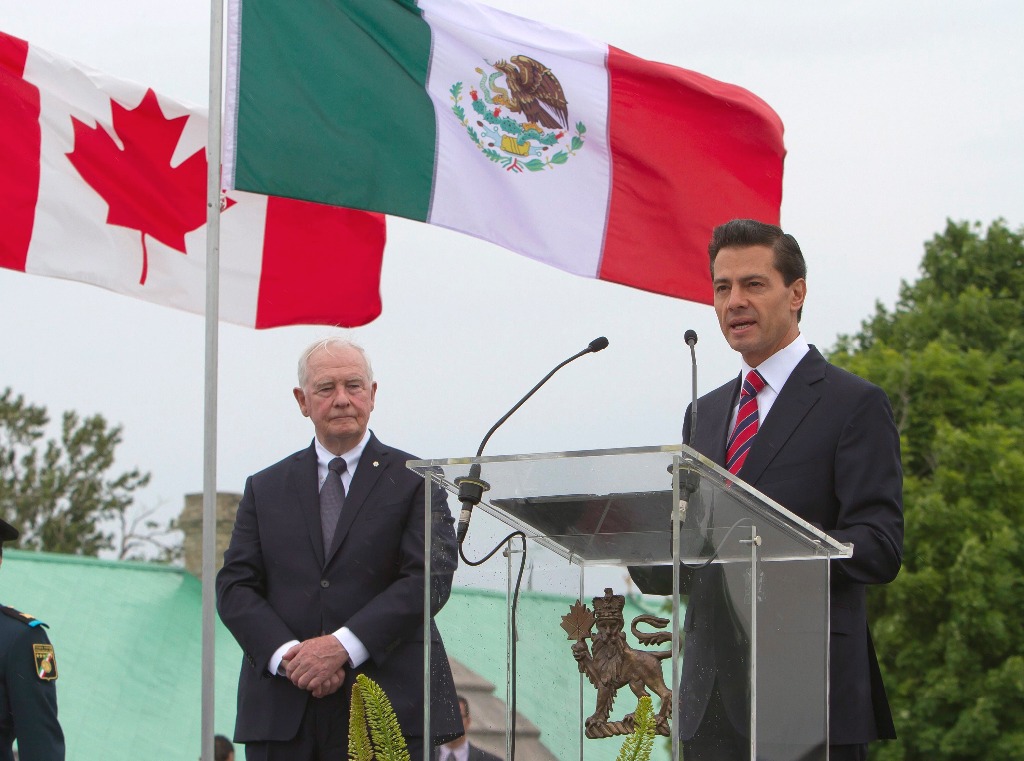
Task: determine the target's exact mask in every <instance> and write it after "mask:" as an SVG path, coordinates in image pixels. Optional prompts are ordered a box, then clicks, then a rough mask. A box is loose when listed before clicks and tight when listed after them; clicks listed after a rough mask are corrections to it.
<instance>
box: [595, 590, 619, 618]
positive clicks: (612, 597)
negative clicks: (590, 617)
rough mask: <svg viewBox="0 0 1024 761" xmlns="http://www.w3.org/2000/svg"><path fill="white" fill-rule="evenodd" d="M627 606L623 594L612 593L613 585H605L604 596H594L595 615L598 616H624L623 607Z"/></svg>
mask: <svg viewBox="0 0 1024 761" xmlns="http://www.w3.org/2000/svg"><path fill="white" fill-rule="evenodd" d="M625 606H626V598H625V597H624V596H623V595H617V594H612V590H611V587H605V590H604V597H595V598H594V616H595V617H596V618H599V619H600V618H622V609H623V608H624V607H625Z"/></svg>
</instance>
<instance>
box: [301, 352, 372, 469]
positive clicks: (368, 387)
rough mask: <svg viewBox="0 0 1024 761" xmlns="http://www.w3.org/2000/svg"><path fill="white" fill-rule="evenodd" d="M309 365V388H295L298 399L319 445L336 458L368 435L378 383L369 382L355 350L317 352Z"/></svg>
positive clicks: (363, 365)
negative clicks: (310, 422) (364, 435)
mask: <svg viewBox="0 0 1024 761" xmlns="http://www.w3.org/2000/svg"><path fill="white" fill-rule="evenodd" d="M306 366H307V368H308V373H307V376H306V377H307V381H306V386H305V387H304V388H296V389H294V391H293V393H294V394H295V400H296V401H297V402H298V403H299V409H300V410H302V414H303V415H305V416H306V417H308V418H309V419H310V420H312V421H313V427H314V428H315V429H316V437H317V439H318V440H319V441H320V443H321V444H323V445H324V446H325V447H326V448H327V449H329V450H330V451H331V452H333V453H334V454H336V455H341V454H344V453H345V452H347V451H348V450H350V449H352V447H354V446H355V445H356V444H358V443H359V441H360V440H361V439H362V438H363V434H364V433H366V426H367V425H368V424H369V422H370V413H371V412H372V411H373V400H374V397H375V396H376V394H377V384H376V383H371V382H370V378H369V373H368V372H367V370H366V363H365V362H364V361H363V355H362V354H360V353H359V352H358V351H357V350H356V349H352V348H348V347H325V348H320V349H317V350H316V351H315V352H313V353H312V354H311V355H310V356H309V361H308V362H307V365H306Z"/></svg>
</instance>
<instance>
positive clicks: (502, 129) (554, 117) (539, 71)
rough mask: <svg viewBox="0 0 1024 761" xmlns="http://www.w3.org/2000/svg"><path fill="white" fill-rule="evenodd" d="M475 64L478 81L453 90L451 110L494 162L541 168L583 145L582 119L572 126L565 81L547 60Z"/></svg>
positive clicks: (519, 168)
mask: <svg viewBox="0 0 1024 761" xmlns="http://www.w3.org/2000/svg"><path fill="white" fill-rule="evenodd" d="M487 65H488V66H489V67H490V68H491V69H494V71H485V70H484V69H482V68H480V67H477V68H476V70H475V71H476V73H477V75H478V76H479V80H478V81H477V83H476V84H475V85H471V86H470V89H469V107H470V110H471V111H472V113H467V111H466V109H465V108H464V107H463V101H464V100H465V96H464V93H463V90H464V85H463V83H462V82H461V81H459V82H456V83H455V84H453V85H452V86H451V88H450V89H449V94H450V95H451V100H452V107H451V110H452V113H453V114H455V117H456V118H457V119H458V120H459V122H460V123H461V124H462V126H463V127H465V128H466V131H467V133H468V135H469V138H470V139H471V140H472V141H473V142H474V143H475V144H476V146H477V148H479V149H480V151H481V152H482V153H483V155H484V156H486V157H487V158H488V159H489V160H490V161H492V162H494V163H495V164H500V165H501V166H503V167H504V168H505V170H506V171H508V172H516V173H518V172H525V171H530V172H540V171H543V170H544V169H553V168H555V167H556V166H558V165H560V164H565V163H566V162H567V161H569V159H570V157H572V156H575V155H576V153H577V152H578V151H579V150H580V149H582V148H583V144H584V135H585V134H586V132H587V128H586V125H584V123H583V122H581V121H580V122H576V124H575V125H573V128H572V130H571V131H570V128H569V104H568V101H566V98H565V92H564V91H563V90H562V85H561V83H560V82H559V81H558V78H557V77H556V76H555V75H554V73H553V72H552V71H551V69H549V68H548V67H547V66H545V65H544V64H542V63H540V62H539V61H536V60H534V59H533V58H530V57H529V56H525V55H514V56H512V57H511V58H510V59H509V60H507V61H504V60H502V61H498V62H497V63H493V64H492V63H488V64H487Z"/></svg>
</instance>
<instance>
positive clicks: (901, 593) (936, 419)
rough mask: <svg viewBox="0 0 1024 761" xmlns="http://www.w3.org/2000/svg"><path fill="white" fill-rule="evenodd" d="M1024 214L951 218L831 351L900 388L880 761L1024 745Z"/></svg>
mask: <svg viewBox="0 0 1024 761" xmlns="http://www.w3.org/2000/svg"><path fill="white" fill-rule="evenodd" d="M1022 295H1024V228H1021V229H1018V230H1016V231H1014V230H1011V229H1009V228H1008V227H1007V226H1006V224H1005V223H1004V222H1002V221H996V222H994V223H992V224H991V225H990V226H989V227H988V229H987V230H983V229H982V227H981V225H979V224H975V225H970V224H967V223H953V222H951V221H950V222H948V223H947V226H946V230H945V231H944V232H943V233H942V234H940V235H936V236H935V237H934V238H933V239H932V240H931V241H930V242H928V243H926V244H925V255H924V259H923V261H922V264H921V276H920V278H919V279H918V280H917V281H916V282H914V283H910V284H908V283H903V285H902V287H901V290H900V297H899V301H898V302H897V304H896V306H895V308H894V309H893V310H892V311H889V310H886V309H885V308H884V307H883V306H881V305H878V306H877V307H876V312H875V315H874V316H873V317H872V318H871V319H869V320H867V321H865V322H864V324H863V325H862V329H861V331H860V332H859V333H858V334H856V335H855V336H852V337H850V336H844V337H842V338H840V340H839V343H838V345H837V348H836V349H835V351H834V352H833V354H832V356H831V359H832V361H833V362H835V363H836V364H839V365H842V366H844V367H847V368H848V369H850V370H852V371H853V372H855V373H857V374H858V375H861V376H862V377H865V378H867V379H869V380H871V381H874V382H875V383H877V384H878V385H880V386H882V387H883V388H884V389H885V390H886V391H887V392H888V394H889V397H890V399H891V400H892V403H893V408H894V412H895V415H896V422H897V425H898V426H899V430H900V438H901V444H902V448H903V467H904V476H905V483H904V501H905V514H906V539H905V544H904V563H903V569H902V571H901V572H900V575H899V577H898V578H897V579H896V581H895V582H894V583H892V584H890V585H888V586H886V587H878V588H874V589H872V591H871V597H870V598H869V604H870V607H871V615H872V619H873V621H874V623H873V627H872V630H873V635H874V638H875V642H876V645H877V646H878V651H879V657H880V658H881V660H882V670H883V672H884V673H885V677H886V684H887V686H888V689H889V693H890V700H891V701H892V704H893V706H892V707H893V711H894V715H895V718H896V729H897V733H898V734H899V736H900V737H899V739H898V740H897V741H896V742H893V743H884V744H882V745H881V746H880V747H879V749H878V750H877V751H873V753H874V755H873V758H877V759H878V761H924V760H925V759H927V760H928V761H968V760H970V759H978V760H979V761H980V760H981V759H1010V758H1024V721H1022V719H1021V717H1024V528H1022V527H1024V402H1022V400H1024V299H1022Z"/></svg>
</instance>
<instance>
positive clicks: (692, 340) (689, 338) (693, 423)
mask: <svg viewBox="0 0 1024 761" xmlns="http://www.w3.org/2000/svg"><path fill="white" fill-rule="evenodd" d="M683 340H684V341H686V345H687V346H689V347H690V365H691V367H692V368H693V369H692V376H693V388H692V389H691V393H690V397H691V402H690V445H691V446H692V445H693V441H694V436H695V435H696V434H697V349H696V348H694V347H696V346H697V331H696V330H693V329H692V328H691V329H690V330H687V331H686V332H685V333H683Z"/></svg>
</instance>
